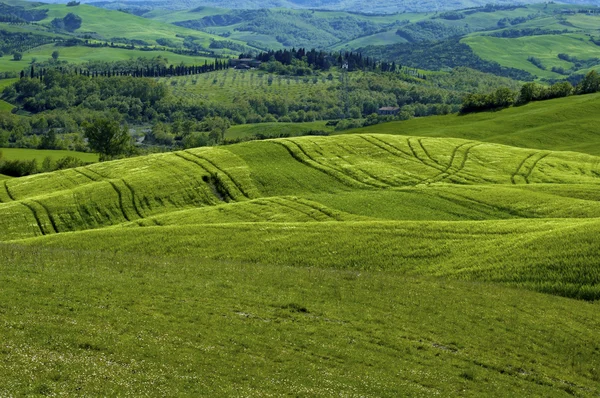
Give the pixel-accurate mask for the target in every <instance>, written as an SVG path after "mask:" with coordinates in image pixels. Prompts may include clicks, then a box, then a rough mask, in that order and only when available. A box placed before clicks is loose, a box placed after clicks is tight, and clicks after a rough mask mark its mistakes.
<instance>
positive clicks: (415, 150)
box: [406, 137, 444, 171]
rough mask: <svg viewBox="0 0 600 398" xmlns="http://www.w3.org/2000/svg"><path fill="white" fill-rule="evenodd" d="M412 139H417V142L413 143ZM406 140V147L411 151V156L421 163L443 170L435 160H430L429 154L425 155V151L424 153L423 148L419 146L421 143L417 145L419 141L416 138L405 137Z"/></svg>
mask: <svg viewBox="0 0 600 398" xmlns="http://www.w3.org/2000/svg"><path fill="white" fill-rule="evenodd" d="M414 141H417V143H416V144H415V142H414ZM406 142H407V144H408V147H409V148H410V151H411V152H412V154H413V156H414V157H415V158H416V159H418V160H419V161H420V162H421V163H423V164H424V165H425V166H429V167H431V168H434V169H438V170H440V171H443V170H444V168H443V167H442V166H441V165H439V164H437V162H434V161H433V160H431V159H430V158H429V156H428V155H427V153H425V149H424V148H422V147H421V145H419V141H418V139H416V138H410V137H409V138H407V139H406Z"/></svg>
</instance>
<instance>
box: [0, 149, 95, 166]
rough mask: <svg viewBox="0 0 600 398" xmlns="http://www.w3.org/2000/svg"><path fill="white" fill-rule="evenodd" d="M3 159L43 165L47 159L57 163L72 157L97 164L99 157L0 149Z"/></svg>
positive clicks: (81, 153) (63, 152) (61, 151)
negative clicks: (30, 161)
mask: <svg viewBox="0 0 600 398" xmlns="http://www.w3.org/2000/svg"><path fill="white" fill-rule="evenodd" d="M0 152H2V157H3V158H4V159H6V160H33V159H35V161H36V162H38V164H41V163H42V162H43V161H44V159H45V158H46V157H50V159H52V160H54V161H56V160H58V159H60V158H64V157H67V156H71V157H74V158H77V159H79V160H81V161H83V162H89V163H95V162H97V161H98V155H97V154H95V153H85V152H76V151H63V150H49V149H24V148H0Z"/></svg>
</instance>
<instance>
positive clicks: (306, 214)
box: [273, 199, 320, 221]
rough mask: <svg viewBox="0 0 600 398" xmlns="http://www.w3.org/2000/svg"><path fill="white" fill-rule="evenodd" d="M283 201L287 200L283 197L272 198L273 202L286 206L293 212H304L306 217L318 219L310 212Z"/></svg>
mask: <svg viewBox="0 0 600 398" xmlns="http://www.w3.org/2000/svg"><path fill="white" fill-rule="evenodd" d="M282 202H283V203H282ZM285 202H287V200H285V199H280V200H273V203H276V204H277V205H278V206H281V207H285V208H288V209H292V210H293V211H295V212H298V213H300V214H304V215H305V216H307V217H308V218H312V219H313V220H315V221H320V220H319V219H318V218H317V217H316V216H313V215H312V214H310V213H308V212H307V211H302V210H300V209H297V208H295V207H294V206H292V205H290V204H288V203H285Z"/></svg>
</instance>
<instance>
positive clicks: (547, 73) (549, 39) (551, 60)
mask: <svg viewBox="0 0 600 398" xmlns="http://www.w3.org/2000/svg"><path fill="white" fill-rule="evenodd" d="M590 18H593V17H590ZM597 19H598V21H599V22H600V18H597ZM462 42H463V43H466V44H468V45H469V46H470V47H471V48H472V49H473V50H474V51H475V53H477V55H479V56H480V57H481V58H483V59H486V60H490V61H496V62H498V63H499V64H500V65H502V66H506V67H511V68H517V69H522V70H525V71H527V72H530V73H532V74H534V75H536V76H539V77H545V78H562V77H563V76H562V75H560V74H558V73H555V72H552V67H557V68H564V69H566V70H568V69H570V68H571V67H572V66H573V64H572V63H570V62H567V61H564V60H561V59H559V58H558V54H568V55H570V56H574V57H577V58H579V59H589V58H600V46H598V45H596V44H594V43H593V42H591V41H590V39H589V36H586V35H582V34H564V35H541V36H528V37H519V38H514V39H505V38H499V37H486V36H473V37H468V38H465V39H463V40H462ZM529 57H536V58H538V59H540V60H541V62H542V65H543V66H544V68H545V69H541V68H539V67H538V66H536V65H534V64H532V63H531V62H529V61H528V58H529ZM598 68H599V69H600V66H598Z"/></svg>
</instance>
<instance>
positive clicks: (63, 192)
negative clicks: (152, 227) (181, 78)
mask: <svg viewBox="0 0 600 398" xmlns="http://www.w3.org/2000/svg"><path fill="white" fill-rule="evenodd" d="M190 153H196V154H200V155H199V156H202V157H203V158H205V159H208V161H211V162H217V163H221V164H222V166H219V168H218V169H215V170H217V171H216V172H215V173H214V174H212V172H211V171H207V170H205V169H202V168H201V167H199V166H198V165H197V164H195V163H191V162H189V161H187V160H185V159H182V158H180V157H178V156H176V154H161V155H154V156H147V157H139V158H133V159H127V160H122V161H115V162H107V163H97V164H94V165H91V166H87V167H81V168H77V169H69V170H63V171H59V172H55V173H46V174H39V175H35V176H31V177H25V178H20V179H12V180H5V181H4V182H3V184H2V188H3V192H2V193H0V202H3V203H2V204H0V214H2V218H1V219H0V225H1V226H2V228H1V231H2V232H1V233H0V237H1V239H5V240H9V239H17V238H23V237H27V236H32V235H31V234H32V230H31V228H30V225H32V223H31V222H28V223H19V222H15V220H18V219H19V218H24V219H28V220H29V219H30V218H31V217H32V216H33V218H34V219H35V220H36V223H37V224H38V226H39V228H38V231H37V232H33V234H34V235H37V234H42V235H45V234H49V233H57V232H69V231H77V230H82V229H89V228H101V227H106V226H110V225H116V224H121V223H124V222H128V221H133V220H136V219H140V218H144V217H148V216H152V215H156V214H160V213H163V212H168V211H173V210H180V209H182V208H186V207H198V206H207V205H215V204H217V203H221V202H222V200H224V198H223V197H221V196H219V193H218V192H217V189H216V188H215V184H216V185H218V186H221V187H222V188H223V189H228V188H227V184H229V185H235V188H236V189H238V190H239V189H241V190H243V192H246V193H247V194H248V193H249V194H248V195H256V194H257V191H256V188H254V186H253V184H252V181H251V179H250V178H249V175H248V171H247V169H246V168H245V167H244V164H243V162H242V161H241V160H240V159H239V158H236V157H235V156H234V155H232V154H230V153H229V152H227V151H224V150H221V149H200V150H194V151H190ZM225 175H227V179H225ZM223 181H225V182H223ZM227 181H228V182H227ZM229 197H231V198H233V199H236V198H237V199H236V200H241V199H246V197H244V198H240V197H237V196H236V195H235V194H231V195H229ZM12 201H17V202H16V203H10V202H12ZM18 203H20V204H21V206H19V205H15V204H18ZM32 203H33V204H32ZM41 209H43V210H41ZM46 218H48V219H50V220H52V222H51V225H52V228H51V229H50V228H48V227H47V225H48V223H47V222H46Z"/></svg>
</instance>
